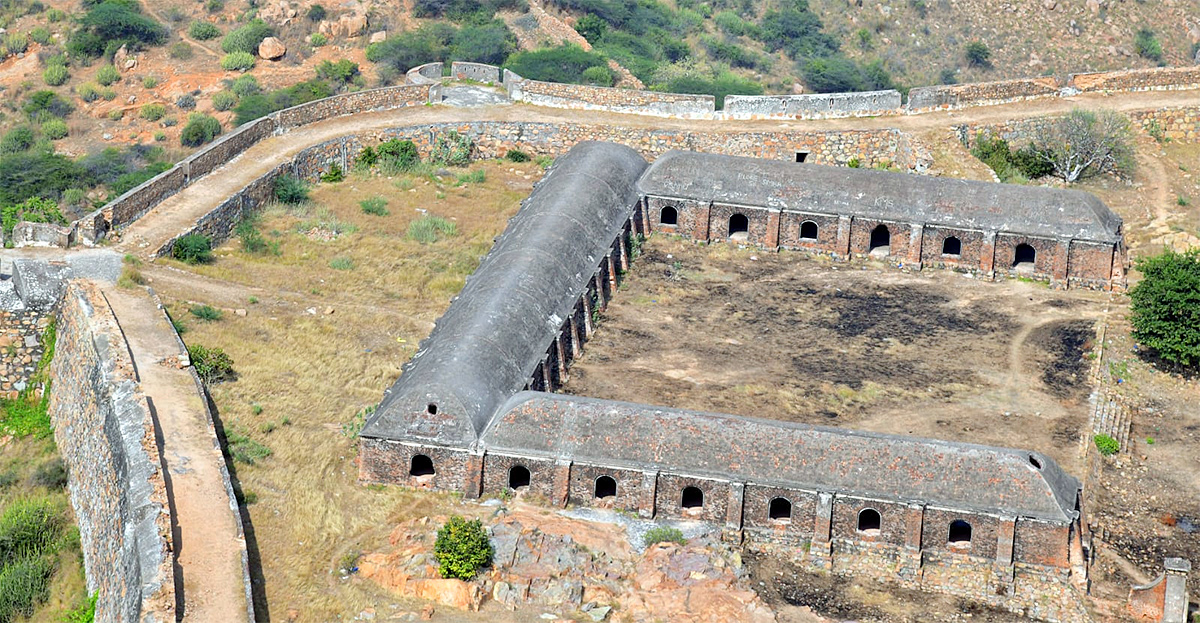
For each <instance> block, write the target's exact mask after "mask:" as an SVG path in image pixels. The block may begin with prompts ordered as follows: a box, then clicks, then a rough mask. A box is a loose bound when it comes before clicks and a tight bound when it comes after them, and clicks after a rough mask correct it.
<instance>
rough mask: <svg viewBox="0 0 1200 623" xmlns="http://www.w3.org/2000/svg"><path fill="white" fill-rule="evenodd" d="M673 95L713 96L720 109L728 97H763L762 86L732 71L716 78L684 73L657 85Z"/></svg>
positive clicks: (719, 74)
mask: <svg viewBox="0 0 1200 623" xmlns="http://www.w3.org/2000/svg"><path fill="white" fill-rule="evenodd" d="M655 88H656V89H657V88H662V89H663V90H665V91H669V92H671V93H693V94H698V95H706V94H707V95H712V96H713V98H714V99H715V100H716V106H717V108H718V109H720V108H724V107H725V96H726V95H762V92H763V89H762V85H760V84H758V83H757V82H754V81H753V80H750V79H749V78H743V77H741V76H739V75H737V74H735V73H733V72H731V71H723V72H720V73H718V74H716V75H715V76H711V75H706V74H703V73H684V74H681V75H678V76H676V77H673V78H671V79H670V80H669V81H668V82H666V83H665V84H657V85H655Z"/></svg>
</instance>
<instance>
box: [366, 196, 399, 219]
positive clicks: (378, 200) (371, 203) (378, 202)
mask: <svg viewBox="0 0 1200 623" xmlns="http://www.w3.org/2000/svg"><path fill="white" fill-rule="evenodd" d="M358 207H360V208H362V211H363V213H365V214H371V215H373V216H387V215H388V214H391V213H390V212H388V209H387V199H385V198H383V197H371V198H370V199H363V200H362V201H359V202H358Z"/></svg>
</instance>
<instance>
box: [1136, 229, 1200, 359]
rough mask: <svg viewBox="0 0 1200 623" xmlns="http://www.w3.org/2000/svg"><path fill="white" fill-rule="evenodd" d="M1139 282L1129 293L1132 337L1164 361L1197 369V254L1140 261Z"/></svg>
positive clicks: (1199, 278) (1199, 315)
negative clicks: (1140, 275) (1140, 277)
mask: <svg viewBox="0 0 1200 623" xmlns="http://www.w3.org/2000/svg"><path fill="white" fill-rule="evenodd" d="M1137 269H1138V270H1139V271H1141V273H1142V280H1141V281H1139V282H1138V283H1137V285H1135V286H1134V287H1133V289H1132V290H1130V292H1129V298H1130V301H1131V302H1132V309H1133V313H1132V315H1131V317H1130V324H1132V325H1133V337H1134V339H1136V340H1137V341H1138V343H1140V344H1142V345H1143V346H1147V347H1149V348H1151V349H1153V350H1154V352H1155V353H1157V355H1158V356H1159V357H1161V358H1162V359H1163V360H1164V361H1168V362H1170V363H1173V364H1176V365H1179V366H1188V367H1193V368H1194V367H1196V366H1200V251H1198V250H1196V249H1191V250H1189V251H1187V252H1186V253H1176V252H1174V251H1172V250H1170V249H1168V250H1167V251H1166V252H1165V253H1162V254H1160V255H1156V256H1153V257H1148V258H1144V259H1141V260H1139V261H1138V262H1137Z"/></svg>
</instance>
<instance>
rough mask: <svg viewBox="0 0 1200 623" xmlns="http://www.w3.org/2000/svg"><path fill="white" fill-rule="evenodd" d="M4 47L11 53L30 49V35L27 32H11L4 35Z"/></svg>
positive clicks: (21, 52) (19, 52) (20, 52)
mask: <svg viewBox="0 0 1200 623" xmlns="http://www.w3.org/2000/svg"><path fill="white" fill-rule="evenodd" d="M4 49H5V50H7V51H8V53H9V54H14V55H15V54H23V53H25V51H26V50H28V49H29V37H28V36H27V35H25V33H20V32H10V33H8V34H7V35H4Z"/></svg>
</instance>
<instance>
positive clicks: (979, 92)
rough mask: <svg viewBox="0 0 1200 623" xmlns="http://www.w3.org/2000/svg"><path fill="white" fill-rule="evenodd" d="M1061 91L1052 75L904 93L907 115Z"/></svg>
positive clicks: (1002, 101)
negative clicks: (906, 98)
mask: <svg viewBox="0 0 1200 623" xmlns="http://www.w3.org/2000/svg"><path fill="white" fill-rule="evenodd" d="M1061 90H1062V89H1061V88H1060V86H1059V84H1058V81H1057V80H1056V79H1055V78H1054V77H1052V76H1048V77H1044V78H1022V79H1017V80H1000V81H996V82H975V83H971V84H948V85H939V86H932V87H917V88H914V89H912V90H911V91H909V92H908V106H907V112H909V113H919V112H930V111H934V110H954V109H958V108H966V107H969V106H994V105H996V104H1006V103H1009V102H1020V101H1024V100H1030V99H1040V98H1046V97H1058V96H1059V95H1060V93H1061Z"/></svg>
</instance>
